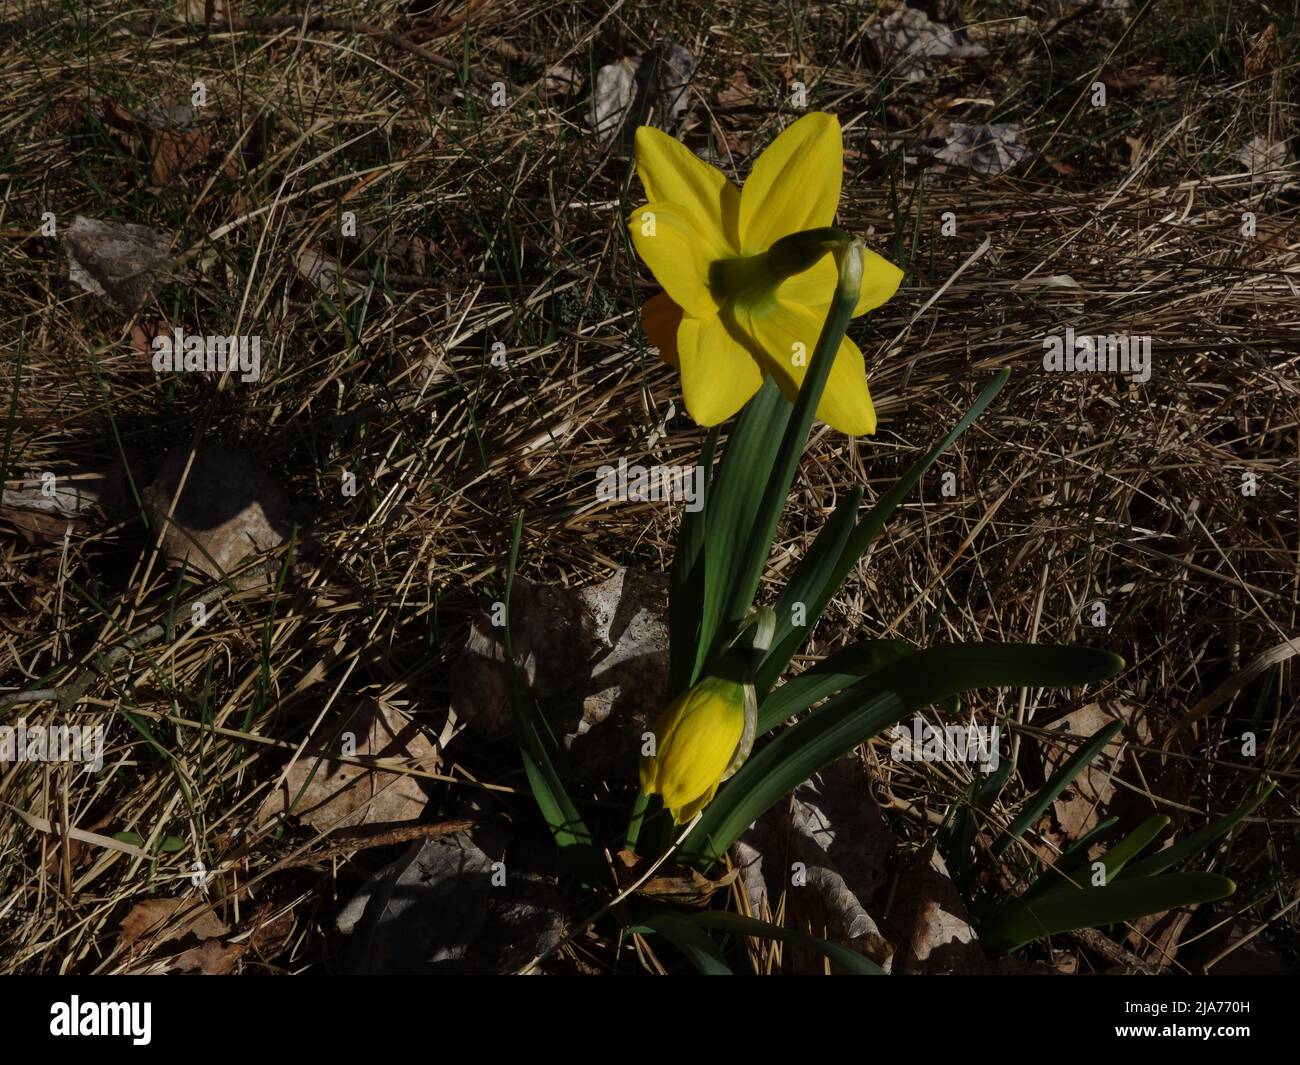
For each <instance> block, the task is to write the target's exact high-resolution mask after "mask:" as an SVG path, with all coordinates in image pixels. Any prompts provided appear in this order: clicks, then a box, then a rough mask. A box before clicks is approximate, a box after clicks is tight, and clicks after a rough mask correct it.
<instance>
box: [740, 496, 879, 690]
mask: <svg viewBox="0 0 1300 1065" xmlns="http://www.w3.org/2000/svg"><path fill="white" fill-rule="evenodd" d="M861 503H862V489H861V488H854V489H853V490H852V491H851V492H849V493H847V494H846V495H845V496H844V497H843V498H842V499H841V500H840V501H839V503H838V504H837V505H836V507H835V510H834V511H833V512H832V513H831V516H830V518H828V519H827V521H826V524H825V525H823V526H822V528H821V531H820V532H819V533H818V534H817V537H816V539H814V540H813V542H812V546H811V547H809V548H808V553H807V554H806V555H804V557H803V558H802V559H800V560H799V564H798V565H797V566H795V568H794V572H793V573H792V574H791V575H790V579H789V581H787V582H786V586H785V588H784V589H783V590H782V592H781V595H780V597H779V598H778V599H777V601H776V606H775V608H774V610H775V613H776V631H775V632H774V633H773V635H772V644H771V647H772V649H774V650H776V653H775V654H774V653H773V650H769V651H768V653H767V655H766V656H765V657H764V659H763V664H762V666H761V667H760V668H759V671H758V676H757V678H756V680H755V685H756V687H757V689H758V691H759V693H760V695H761V694H762V693H763V692H766V691H767V690H768V689H769V688H771V687H772V685H773V684H775V683H776V680H777V678H778V677H779V676H780V675H781V671H782V670H783V669H785V667H786V665H787V664H788V663H789V661H790V658H791V656H792V655H793V654H794V652H795V650H796V649H797V648H799V647H800V646H801V645H802V644H803V642H804V641H805V640H806V639H807V638H808V630H809V628H810V627H811V622H810V621H809V619H808V615H807V611H808V609H809V606H810V605H815V604H817V603H819V602H829V600H830V598H831V597H832V596H833V595H834V594H835V592H836V588H837V587H838V586H836V587H830V588H828V587H827V585H828V583H829V582H830V581H831V580H833V579H834V576H835V570H836V567H837V566H838V564H839V560H840V556H841V555H842V554H843V553H844V545H845V544H847V543H848V540H849V535H850V534H851V533H852V532H853V524H854V522H855V521H857V517H858V507H859V506H860V505H861ZM796 610H797V611H798V615H799V616H801V617H802V622H801V623H800V624H798V625H796V624H795V620H794V619H795V617H796ZM812 620H813V621H815V620H816V618H813V619H812ZM787 644H788V645H789V648H790V651H789V654H786V653H785V652H784V650H782V648H783V647H784V646H785V645H787Z"/></svg>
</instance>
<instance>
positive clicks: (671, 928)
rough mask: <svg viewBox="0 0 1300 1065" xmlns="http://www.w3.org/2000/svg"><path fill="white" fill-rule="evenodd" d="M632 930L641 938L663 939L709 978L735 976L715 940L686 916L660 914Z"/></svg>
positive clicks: (631, 929) (648, 918) (634, 926)
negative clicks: (653, 936) (644, 936)
mask: <svg viewBox="0 0 1300 1065" xmlns="http://www.w3.org/2000/svg"><path fill="white" fill-rule="evenodd" d="M629 931H631V932H636V933H637V934H638V935H646V934H647V933H654V934H657V935H661V936H663V937H664V938H665V939H666V940H668V942H670V943H671V944H672V945H673V946H674V947H676V948H677V949H678V950H680V951H681V952H682V953H683V954H684V955H686V958H687V960H688V961H689V962H690V963H691V964H692V965H694V966H695V968H697V969H698V970H699V971H700V972H701V973H703V974H704V975H705V976H732V975H734V974H733V973H732V971H731V969H730V968H729V967H728V965H727V959H726V958H724V957H723V956H722V951H721V949H719V947H718V945H717V944H716V943H715V942H713V939H712V937H710V935H709V934H708V933H707V932H706V931H704V929H703V928H700V927H699V926H698V925H697V924H693V923H691V922H690V921H689V920H687V919H686V918H685V917H684V916H682V915H680V914H676V913H659V914H655V915H654V916H653V917H647V918H646V919H645V920H643V921H641V922H640V923H639V924H635V925H633V926H632V927H631V928H630V929H629Z"/></svg>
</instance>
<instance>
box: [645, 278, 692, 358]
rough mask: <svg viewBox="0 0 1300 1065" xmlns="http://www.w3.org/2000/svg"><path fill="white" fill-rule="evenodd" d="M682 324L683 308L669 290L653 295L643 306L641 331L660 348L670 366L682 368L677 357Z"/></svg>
mask: <svg viewBox="0 0 1300 1065" xmlns="http://www.w3.org/2000/svg"><path fill="white" fill-rule="evenodd" d="M681 324H682V309H681V308H680V307H678V306H677V304H675V303H674V302H673V301H672V297H671V296H669V295H668V293H667V292H661V293H659V295H657V296H651V297H650V299H648V300H646V301H645V303H644V304H643V305H642V307H641V331H642V332H643V333H645V335H646V339H647V340H649V341H650V343H651V344H653V345H654V346H655V347H656V348H658V349H659V357H660V358H661V359H663V360H664V362H666V363H667V364H668V365H669V366H673V367H677V368H678V369H680V368H681V362H680V360H679V359H678V357H677V328H678V326H680V325H681Z"/></svg>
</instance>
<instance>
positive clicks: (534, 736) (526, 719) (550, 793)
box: [502, 513, 595, 865]
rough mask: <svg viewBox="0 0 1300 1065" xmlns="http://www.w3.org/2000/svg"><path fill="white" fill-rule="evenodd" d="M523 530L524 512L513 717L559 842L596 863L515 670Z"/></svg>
mask: <svg viewBox="0 0 1300 1065" xmlns="http://www.w3.org/2000/svg"><path fill="white" fill-rule="evenodd" d="M522 531H523V514H522V513H520V514H517V515H516V516H515V527H514V536H513V539H512V542H511V545H510V562H509V565H508V567H507V569H506V599H505V602H506V624H505V628H504V630H503V634H502V639H503V641H504V643H505V660H506V687H507V690H508V692H509V696H510V708H511V716H512V718H513V719H514V726H515V738H516V741H517V742H518V744H519V754H520V757H521V758H522V759H523V763H524V772H525V773H526V774H527V776H528V785H529V787H530V788H531V789H532V792H533V797H534V798H535V799H536V800H537V805H538V808H539V809H540V810H541V811H542V817H543V818H544V819H545V820H546V824H547V826H548V827H549V828H550V830H551V834H552V835H553V836H554V837H555V842H556V845H557V846H558V847H559V848H560V850H561V852H565V851H568V852H569V853H570V855H571V856H572V857H575V858H576V859H577V860H578V861H579V862H581V863H585V864H587V865H594V864H595V861H594V854H593V853H592V848H591V832H590V831H589V830H588V829H587V826H586V825H585V824H584V823H583V820H582V817H581V815H580V814H579V813H578V808H577V807H576V806H574V805H573V800H572V799H570V798H569V793H568V792H567V791H565V788H564V782H563V781H562V780H561V779H560V774H559V773H558V772H556V770H555V766H554V764H553V763H552V762H551V758H550V755H549V754H547V751H546V747H545V745H544V744H543V743H542V738H541V736H540V735H538V732H537V727H536V725H534V723H533V713H532V711H533V707H532V705H531V699H529V698H527V697H526V696H525V695H524V692H523V689H522V687H521V685H520V683H519V678H518V676H517V675H516V670H515V656H514V648H513V646H512V645H511V639H510V601H511V592H512V591H513V589H514V582H515V566H516V565H517V563H518V561H519V539H520V535H521V534H522Z"/></svg>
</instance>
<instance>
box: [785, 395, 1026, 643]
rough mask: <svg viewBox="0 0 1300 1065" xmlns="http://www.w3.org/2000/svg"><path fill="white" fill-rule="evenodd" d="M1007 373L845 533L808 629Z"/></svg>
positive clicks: (992, 396) (988, 401) (983, 409)
mask: <svg viewBox="0 0 1300 1065" xmlns="http://www.w3.org/2000/svg"><path fill="white" fill-rule="evenodd" d="M1010 376H1011V370H1010V369H1004V370H999V371H998V373H997V375H996V376H995V377H994V378H993V380H992V381H990V382H989V383H988V384H987V385H985V386H984V390H983V391H982V392H981V393H980V394H979V396H978V397H977V398H976V400H975V402H974V403H972V404H971V407H970V410H968V411H967V412H966V413H965V414H963V415H962V417H961V420H960V421H959V422H957V424H956V425H954V426H953V427H952V429H951V430H949V432H948V434H947V435H946V436H945V437H944V438H943V439H942V440H940V441H939V442H938V443H937V444H935V445H934V447H932V448H931V449H930V450H929V451H928V452H927V453H926V454H925V455H923V456H922V457H921V458H920V459H918V460H917V461H916V462H914V463H912V465H911V466H909V467H908V469H907V472H906V473H904V474H903V476H902V477H900V478H899V479H898V480H897V481H895V482H894V484H893V486H892V487H891V488H890V489H889V491H888V492H886V493H885V494H884V495H883V496H881V497H880V499H879V500H877V501H876V505H875V506H874V507H872V508H871V510H870V511H869V512H868V513H867V516H866V517H865V518H863V519H862V521H860V522H859V523H858V525H857V528H855V529H854V530H853V535H852V536H850V537H849V541H848V543H847V544H846V545H845V547H844V553H843V554H842V555H841V556H840V561H839V565H838V566H837V567H836V569H835V573H834V575H833V576H832V577H831V580H830V582H829V587H830V589H831V593H830V596H828V597H827V599H826V602H820V603H818V604H817V608H816V610H815V611H814V610H812V609H811V604H810V609H809V612H808V618H809V623H808V631H811V630H812V625H813V623H814V622H815V621H816V620H817V618H819V617H820V616H821V613H822V611H823V610H825V609H826V603H827V602H829V601H830V597H831V596H833V595H834V594H835V592H836V591H838V590H839V587H840V585H842V584H843V583H844V581H845V579H846V578H847V577H848V575H849V572H850V571H851V570H852V569H853V567H854V566H856V565H857V564H858V559H860V558H861V557H862V556H863V554H864V553H865V552H866V550H867V548H868V547H870V546H871V541H872V540H874V539H875V538H876V537H877V536H879V535H880V531H881V530H882V529H883V528H884V527H885V523H886V522H887V521H888V520H889V519H890V517H891V516H892V515H893V513H894V511H895V510H897V509H898V506H899V504H900V503H902V502H903V500H904V499H906V498H907V495H908V493H909V492H911V491H912V489H913V488H915V487H916V484H917V482H918V481H920V479H921V478H922V477H923V476H924V475H925V472H926V471H927V470H928V469H929V468H930V467H931V466H933V465H934V464H935V462H936V461H937V460H938V458H939V456H940V455H942V454H943V453H944V452H945V451H947V450H948V448H950V447H951V446H952V445H953V444H954V443H955V442H956V440H957V438H958V437H960V436H961V435H962V433H964V432H965V431H966V430H967V429H969V428H970V426H971V425H972V423H974V421H975V419H976V418H978V417H979V416H980V415H981V414H983V413H984V411H985V410H986V409H988V406H989V404H991V403H992V402H993V400H994V399H996V398H997V395H998V393H999V392H1001V391H1002V387H1003V386H1004V385H1005V384H1006V383H1007V378H1008V377H1010ZM796 650H798V648H797V647H796V648H794V650H792V651H791V655H793V654H794V651H796ZM787 661H788V659H787Z"/></svg>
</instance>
